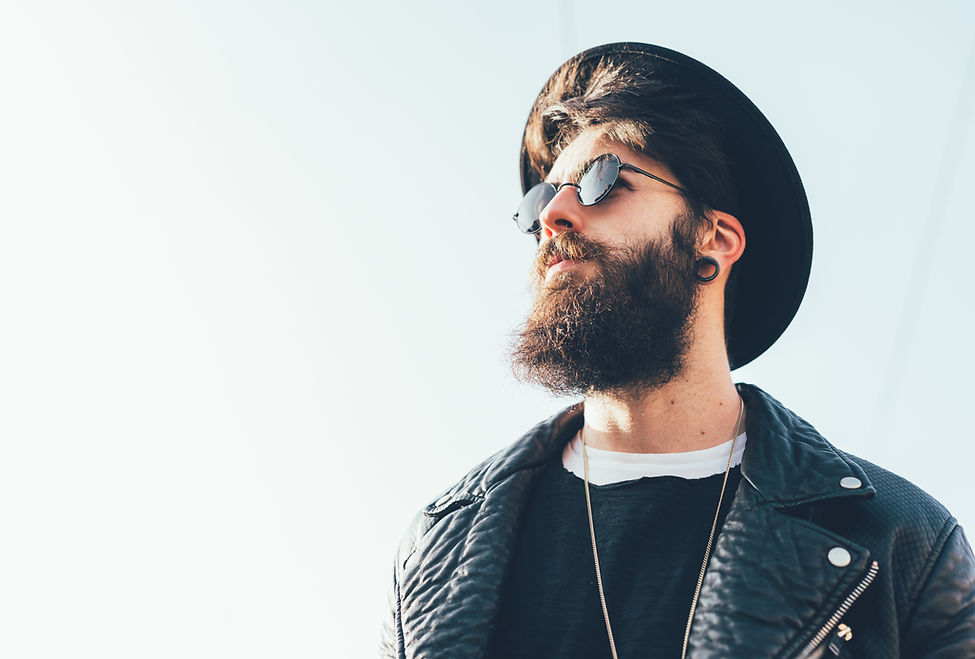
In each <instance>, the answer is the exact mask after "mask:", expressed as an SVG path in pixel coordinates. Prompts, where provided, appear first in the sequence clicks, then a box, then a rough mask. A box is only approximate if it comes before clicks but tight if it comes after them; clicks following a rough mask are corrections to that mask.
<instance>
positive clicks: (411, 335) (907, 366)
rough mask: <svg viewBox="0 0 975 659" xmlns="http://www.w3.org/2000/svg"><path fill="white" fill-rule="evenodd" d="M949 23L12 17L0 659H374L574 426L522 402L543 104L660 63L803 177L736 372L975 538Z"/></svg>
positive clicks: (827, 15) (664, 13) (960, 23)
mask: <svg viewBox="0 0 975 659" xmlns="http://www.w3.org/2000/svg"><path fill="white" fill-rule="evenodd" d="M973 35H975V4H972V3H970V2H967V1H965V0H958V1H956V2H947V1H942V2H933V3H927V4H926V6H925V7H924V8H922V7H921V6H920V4H919V3H891V2H860V3H849V2H838V1H837V2H817V3H804V4H802V5H801V6H799V5H797V4H796V3H780V2H771V1H770V2H737V3H724V2H693V3H691V2H687V3H675V2H645V1H640V2H630V1H628V0H621V1H618V2H614V3H612V4H610V5H607V4H605V3H603V4H597V5H591V4H586V3H583V2H581V1H579V0H565V1H563V2H554V1H552V2H539V3H532V2H500V3H498V2H494V3H476V4H474V3H459V2H438V3H400V2H388V3H376V2H358V3H342V6H341V7H340V6H336V4H335V3H324V4H323V3H313V2H268V1H261V0H257V1H255V2H249V3H236V2H226V1H225V2H218V1H210V0H193V1H189V0H184V1H181V2H167V3H132V2H118V1H116V2H112V1H97V0H95V1H92V2H86V3H74V2H51V1H46V0H41V1H38V2H30V3H26V2H17V3H15V2H13V1H12V0H11V1H9V2H2V3H0V89H2V101H0V309H2V310H3V312H2V313H3V315H2V318H3V320H2V322H0V529H2V535H3V540H2V541H0V619H2V620H3V621H4V622H3V624H2V625H0V656H3V657H17V658H35V657H51V658H55V657H57V658H59V659H61V658H63V657H98V658H109V657H112V658H114V657H118V658H122V657H125V658H129V657H140V658H142V657H166V658H169V657H176V656H180V657H214V656H226V657H236V658H252V657H255V658H256V657H322V656H328V657H359V656H362V657H365V656H373V655H374V654H375V647H376V645H377V642H378V635H379V627H380V624H381V619H382V617H383V615H384V602H385V589H386V587H387V584H388V581H389V576H390V572H391V567H392V557H393V553H394V550H395V547H396V544H397V542H398V540H399V537H400V535H401V534H402V532H403V531H404V529H405V528H406V526H407V524H408V523H409V520H410V518H411V517H412V515H413V513H414V512H415V511H416V510H418V509H419V508H420V507H421V506H422V505H424V504H425V503H426V502H428V501H430V500H432V499H434V498H435V497H437V496H438V494H439V493H440V492H441V491H442V490H443V489H445V488H446V487H447V486H448V485H450V484H451V483H452V482H453V481H454V480H456V479H457V478H458V477H460V476H461V475H462V474H463V473H464V472H466V471H467V469H469V468H470V467H471V466H473V465H474V464H475V463H477V462H479V461H481V460H482V459H484V458H485V457H487V456H488V455H489V454H490V453H492V452H494V451H495V450H498V449H500V448H501V447H503V446H505V445H506V444H508V443H510V442H511V441H513V440H515V439H516V438H517V437H518V436H519V435H520V434H521V433H522V432H523V431H525V430H526V429H528V428H529V427H531V426H532V425H534V424H535V423H536V422H537V421H539V420H540V419H542V418H544V417H546V416H548V415H549V414H551V413H553V412H555V411H556V410H558V409H560V408H561V407H563V406H564V405H566V404H568V402H569V401H566V400H556V399H553V398H551V397H549V396H548V395H546V394H545V393H543V392H540V391H537V390H535V389H532V388H530V387H527V386H525V385H520V384H517V383H516V382H514V381H513V379H512V377H511V375H510V372H509V368H508V366H507V364H506V359H505V353H506V345H507V341H508V337H509V335H510V332H511V331H512V329H513V328H514V327H515V326H516V325H517V324H518V323H519V321H520V320H521V318H522V317H523V315H524V313H525V311H526V310H527V308H528V303H529V294H528V287H527V274H528V268H529V264H530V260H531V257H532V253H533V241H532V240H531V239H529V238H525V237H524V236H521V235H519V234H518V233H517V231H515V229H514V227H513V225H512V223H511V221H510V219H509V218H510V216H511V213H512V211H513V209H514V207H515V206H516V205H517V202H518V199H519V197H520V190H519V185H518V174H517V155H518V146H519V139H520V136H521V130H522V127H523V125H524V121H525V118H526V115H527V112H528V109H529V106H530V104H531V102H532V100H533V99H534V97H535V94H536V93H537V91H538V89H539V88H540V86H541V84H542V83H543V82H544V81H545V79H546V78H547V77H548V75H549V74H550V73H551V72H552V71H553V70H554V68H555V67H556V66H557V65H558V64H560V63H561V62H562V61H563V60H564V59H565V58H566V57H568V56H569V55H571V54H573V53H575V52H577V51H579V50H581V49H583V48H586V47H589V46H593V45H596V44H599V43H605V42H609V41H624V40H636V41H648V42H653V43H658V44H661V45H664V46H667V47H670V48H675V49H677V50H681V51H683V52H686V53H687V54H689V55H692V56H693V57H696V58H698V59H700V60H702V61H704V62H706V63H708V64H709V65H710V66H712V67H714V68H716V69H717V70H719V71H720V72H722V73H723V74H724V75H725V76H726V77H728V78H729V79H731V80H732V81H733V82H735V83H736V84H737V85H738V86H739V87H740V88H741V89H742V90H744V91H745V92H746V93H747V94H748V95H749V96H750V97H751V98H752V99H753V100H754V101H755V102H756V104H758V106H759V107H761V108H762V109H763V110H764V111H765V113H766V115H767V116H768V117H769V119H770V120H771V122H772V124H773V125H774V126H775V127H776V128H777V130H778V131H779V133H780V134H781V135H782V137H783V139H784V141H785V143H786V144H787V145H788V146H789V148H790V150H791V152H792V154H793V157H794V158H795V160H796V163H797V165H798V167H799V170H800V172H801V173H802V175H803V178H804V181H805V184H806V189H807V193H808V195H809V200H810V205H811V207H812V212H813V224H814V229H815V236H816V246H815V255H814V263H813V273H812V278H811V281H810V285H809V290H808V292H807V294H806V298H805V301H804V303H803V306H802V308H801V309H800V310H799V314H798V316H797V317H796V320H795V321H794V323H793V324H792V326H791V327H790V329H789V330H788V331H787V332H786V334H785V335H784V336H783V338H782V339H781V340H780V341H779V342H778V343H777V344H776V345H775V347H773V348H772V349H771V350H770V351H769V352H767V353H766V354H765V355H764V356H763V357H761V358H760V359H759V360H757V361H756V362H755V363H753V364H752V365H749V366H747V367H745V368H743V369H741V370H740V371H738V372H736V374H735V375H736V378H737V379H738V380H740V381H746V382H752V383H755V384H758V385H760V386H761V387H763V388H764V389H766V390H767V391H769V392H770V393H772V394H773V395H774V396H776V397H777V398H779V399H780V400H781V401H783V402H784V403H785V404H787V405H788V406H790V407H791V408H792V409H794V410H795V411H796V412H797V413H798V414H800V415H801V416H803V417H804V418H806V419H808V420H810V421H811V422H812V423H814V424H815V425H816V426H817V427H818V428H819V429H820V430H821V431H822V432H823V434H824V435H825V436H826V437H827V438H829V439H830V440H831V441H833V442H834V443H836V444H837V445H838V446H840V447H841V448H843V449H845V450H847V451H850V452H852V453H855V454H858V455H860V456H862V457H864V458H867V459H869V460H871V461H874V462H878V463H880V464H882V465H884V466H886V467H888V468H890V469H892V470H894V471H896V472H898V473H900V474H902V475H904V476H906V477H907V478H909V479H911V480H913V481H914V482H916V483H918V484H919V485H921V486H922V487H923V488H925V489H926V490H928V491H929V492H931V493H932V494H934V495H935V496H936V497H938V498H939V499H940V500H941V501H942V502H944V504H945V505H946V506H947V507H948V508H949V509H950V510H951V511H952V512H953V513H954V514H955V515H956V516H957V517H958V518H959V519H960V520H961V521H962V523H967V524H968V526H969V527H971V526H972V525H975V497H973V496H972V493H973V487H972V484H971V473H972V464H973V461H975V448H973V446H975V432H973V429H972V428H973V421H972V400H973V393H975V391H973V389H975V388H973V385H972V380H971V375H972V372H973V370H975V350H973V348H972V340H971V336H972V330H971V327H972V325H973V323H975V312H973V310H972V292H971V291H972V290H973V288H975V274H973V268H972V265H971V255H970V244H971V241H970V240H969V238H968V235H969V233H970V231H971V223H972V213H971V210H970V209H971V200H970V196H971V192H972V181H975V37H973Z"/></svg>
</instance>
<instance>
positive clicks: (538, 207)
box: [512, 153, 693, 233]
mask: <svg viewBox="0 0 975 659" xmlns="http://www.w3.org/2000/svg"><path fill="white" fill-rule="evenodd" d="M624 169H628V170H630V171H632V172H636V173H637V174H643V175H644V176H649V177H650V178H652V179H653V180H654V181H660V182H661V183H663V184H664V185H669V186H670V187H672V188H674V189H675V190H679V191H681V192H683V193H684V194H686V195H688V196H693V195H691V193H690V192H689V191H688V190H685V189H684V188H682V187H680V186H679V185H676V184H674V183H671V182H670V181H665V180H664V179H662V178H660V177H659V176H655V175H653V174H651V173H650V172H646V171H643V170H642V169H640V168H639V167H635V166H634V165H630V164H627V163H625V162H623V161H621V160H620V158H619V156H617V155H616V154H615V153H604V154H603V155H601V156H599V157H597V158H596V159H594V160H592V161H591V162H590V163H589V164H588V165H586V168H585V170H584V171H583V173H582V176H580V177H579V182H578V183H560V184H559V185H555V184H554V183H539V184H538V185H535V186H533V187H532V189H531V190H529V191H528V192H526V193H525V196H524V197H523V198H522V200H521V204H519V205H518V211H517V212H516V213H515V215H514V217H513V218H512V219H514V221H515V223H516V224H517V225H518V229H519V230H521V231H522V232H523V233H538V232H539V231H541V230H542V223H541V221H540V220H539V219H538V218H539V216H540V215H541V214H542V211H543V210H545V207H546V206H548V205H549V203H550V202H551V201H552V200H553V199H555V195H557V194H558V193H559V191H560V190H561V189H562V188H564V187H566V186H572V187H573V188H575V189H576V196H577V197H578V198H579V203H580V204H581V205H583V206H595V205H596V204H598V203H599V202H601V201H602V200H603V199H605V198H606V197H607V196H608V195H609V193H610V191H611V190H612V189H613V186H614V185H616V181H618V180H619V177H620V172H621V171H623V170H624Z"/></svg>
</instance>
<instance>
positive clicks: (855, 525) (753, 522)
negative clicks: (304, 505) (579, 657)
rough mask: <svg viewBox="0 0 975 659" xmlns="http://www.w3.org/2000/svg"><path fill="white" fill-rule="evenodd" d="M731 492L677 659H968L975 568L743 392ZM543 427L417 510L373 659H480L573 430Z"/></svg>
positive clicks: (928, 505)
mask: <svg viewBox="0 0 975 659" xmlns="http://www.w3.org/2000/svg"><path fill="white" fill-rule="evenodd" d="M738 388H739V392H740V393H741V395H742V398H743V399H744V401H745V406H746V408H747V410H748V414H747V417H746V424H747V433H748V447H747V449H746V451H745V454H744V458H743V462H742V466H741V470H742V479H741V482H740V485H739V486H738V489H737V491H736V494H735V498H734V501H733V503H732V505H731V508H730V510H729V512H728V515H727V518H726V519H725V522H724V524H723V526H722V528H721V531H720V534H719V535H718V537H717V540H716V542H715V546H714V549H713V551H712V554H711V558H710V560H709V562H708V568H707V573H706V576H705V579H704V584H703V587H702V589H701V595H700V600H699V603H698V606H697V610H696V612H695V613H694V620H693V625H692V628H691V635H690V642H689V646H688V653H687V656H688V657H696V658H700V657H722V658H727V657H804V656H812V657H820V656H826V657H832V656H842V657H870V658H877V657H883V658H886V657H898V656H903V657H939V658H940V657H944V658H947V657H951V658H958V657H975V559H973V556H972V550H971V547H970V546H969V544H968V541H967V540H966V539H965V535H964V533H963V532H962V529H961V527H960V526H958V523H957V521H956V520H955V518H953V517H952V516H951V515H949V514H948V512H947V511H946V510H945V509H944V507H943V506H941V504H939V503H938V502H937V501H935V500H934V499H933V498H931V497H930V496H929V495H927V494H926V493H924V492H923V491H921V490H920V489H919V488H917V487H916V486H914V485H912V484H911V483H909V482H907V481H906V480H904V479H902V478H900V477H898V476H895V475H894V474H891V473H890V472H888V471H885V470H884V469H881V468H880V467H877V466H875V465H873V464H871V463H869V462H867V461H865V460H862V459H859V458H856V457H853V456H851V455H848V454H846V453H843V452H842V451H839V450H838V449H836V448H834V447H833V446H832V445H831V444H830V443H829V442H827V441H826V440H825V439H824V438H823V437H822V436H821V435H820V434H819V433H818V432H816V430H815V429H813V427H812V426H810V425H809V424H808V423H807V422H805V421H804V420H802V419H801V418H799V417H798V416H796V415H795V414H794V413H792V412H791V411H789V410H788V409H786V408H785V407H783V406H782V405H781V404H780V403H779V402H778V401H776V400H775V399H773V398H772V397H771V396H769V395H768V394H766V393H765V392H763V391H761V390H760V389H758V388H756V387H753V386H750V385H738ZM582 411H583V410H582V405H581V404H578V405H575V406H573V407H570V408H568V409H567V410H565V411H563V412H561V413H559V414H557V415H555V416H553V417H552V418H550V419H548V420H546V421H544V422H542V423H540V424H539V425H537V426H536V427H535V428H533V429H532V430H531V431H529V432H528V433H527V434H526V435H525V436H524V437H522V438H521V439H520V440H519V441H518V442H516V443H515V444H513V445H512V446H510V447H509V448H507V449H505V450H503V451H501V452H499V453H498V454H496V455H494V456H493V457H491V458H489V459H488V460H487V461H485V462H484V463H482V464H481V465H479V466H478V467H476V468H475V469H474V470H472V471H471V472H470V473H469V474H468V475H467V476H465V477H464V478H463V479H462V480H461V481H460V482H458V483H457V484H456V485H454V486H453V487H452V488H450V489H449V490H448V491H447V492H446V493H445V494H444V495H443V496H441V497H440V498H438V499H437V500H436V501H435V502H433V503H432V504H430V505H429V506H428V507H427V508H426V509H425V510H423V511H421V512H420V514H419V515H418V516H417V518H416V519H415V521H414V523H413V524H412V526H411V528H410V530H409V532H408V534H407V535H406V537H405V539H404V540H403V543H402V545H401V547H400V550H399V554H398V556H397V558H396V563H395V568H394V580H393V586H392V590H391V595H390V604H391V606H390V615H389V617H388V619H387V621H386V626H385V630H384V634H383V643H382V651H381V654H382V656H384V657H397V658H399V659H405V658H410V659H412V658H414V657H416V658H419V657H431V658H432V657H436V658H438V659H439V658H444V657H482V656H485V655H486V653H487V648H488V643H489V641H490V638H491V633H492V624H493V621H494V620H495V618H496V614H497V611H498V606H499V601H500V599H501V598H500V595H501V592H502V588H503V586H504V579H505V572H506V567H507V565H508V561H509V558H510V556H511V553H512V550H513V547H514V546H515V539H516V537H517V534H518V525H519V519H520V517H521V512H522V509H523V506H524V504H525V502H526V500H527V497H528V495H529V493H530V491H531V489H532V483H533V481H534V479H535V477H536V476H537V475H538V474H539V473H540V472H541V470H542V468H543V467H544V466H545V464H546V463H547V462H548V461H549V460H551V459H554V458H556V456H558V455H560V454H561V451H562V449H563V447H564V446H565V444H566V442H568V441H569V439H571V437H572V436H573V435H574V434H575V432H576V431H577V430H578V429H579V427H581V425H582Z"/></svg>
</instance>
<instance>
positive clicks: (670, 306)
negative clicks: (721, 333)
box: [512, 134, 697, 394]
mask: <svg viewBox="0 0 975 659" xmlns="http://www.w3.org/2000/svg"><path fill="white" fill-rule="evenodd" d="M603 153H615V154H617V155H618V156H620V159H621V160H622V161H623V162H625V163H629V164H632V165H635V166H637V167H640V168H641V169H644V170H646V171H648V172H650V173H653V174H655V175H658V176H660V177H661V178H665V179H667V180H671V181H673V182H675V183H677V184H679V182H677V181H674V178H673V175H672V173H671V172H669V171H667V169H666V168H665V167H662V166H661V165H660V164H659V163H656V162H654V161H653V160H650V159H649V158H646V157H645V156H642V155H640V154H637V153H634V152H633V151H631V150H629V149H627V148H626V147H623V146H622V145H620V144H616V143H612V142H607V141H606V140H603V139H600V138H599V137H598V136H597V135H592V134H583V135H582V136H580V137H579V138H577V139H576V140H575V141H573V142H572V143H571V144H570V145H569V147H568V148H566V149H565V150H564V151H563V152H562V154H561V155H560V156H559V158H558V160H557V161H556V163H555V166H554V167H553V169H552V172H551V174H550V176H549V177H548V180H549V181H550V182H552V183H555V184H556V185H558V184H559V183H561V182H565V181H574V180H575V173H576V172H575V170H576V169H577V168H578V167H579V166H582V165H585V164H586V163H587V162H589V161H590V160H591V159H592V158H594V157H596V156H599V155H601V154H603ZM539 219H540V221H541V223H542V236H541V242H540V244H539V250H538V254H537V258H536V263H535V281H536V285H537V295H536V297H535V302H534V305H533V308H532V311H531V314H530V315H529V317H528V319H527V321H526V323H525V325H524V327H523V328H522V329H521V330H520V331H519V333H518V335H517V337H516V342H515V345H514V346H513V353H512V356H513V363H514V367H515V370H516V371H517V372H518V373H519V374H520V375H521V377H522V378H523V379H525V380H528V381H533V382H536V383H538V384H541V385H543V386H545V387H546V388H548V389H549V390H551V391H553V392H555V393H558V394H577V393H589V392H592V391H614V390H620V389H624V388H632V387H638V388H639V387H654V386H658V385H660V384H664V383H666V382H669V381H670V380H672V379H673V378H674V377H676V376H677V375H678V374H679V373H680V371H681V368H682V365H683V357H684V355H685V354H686V351H687V347H688V342H689V339H688V337H689V326H690V321H691V317H692V315H693V312H694V308H695V302H696V296H697V280H696V279H695V277H694V261H695V258H696V249H695V245H694V236H693V231H692V226H693V223H692V222H691V221H690V219H689V217H688V215H687V211H686V210H685V208H684V204H683V201H682V199H681V197H680V195H679V193H677V191H675V190H673V188H670V187H668V186H666V185H665V184H663V183H660V182H658V181H655V180H653V179H651V178H649V177H646V176H643V175H642V174H639V173H637V172H632V171H629V170H626V169H624V170H623V171H622V172H621V173H620V178H619V180H618V181H617V183H616V185H615V186H614V188H613V190H612V191H611V192H610V194H609V196H608V197H606V198H605V199H603V200H602V201H600V202H599V203H598V204H596V205H593V206H582V205H581V204H579V202H578V199H577V197H576V190H575V189H574V188H572V187H566V188H563V189H562V190H561V191H559V193H558V194H557V195H556V197H555V198H554V199H553V200H552V201H551V202H550V203H549V205H548V206H547V207H546V208H545V209H544V210H543V212H542V214H541V215H540V217H539Z"/></svg>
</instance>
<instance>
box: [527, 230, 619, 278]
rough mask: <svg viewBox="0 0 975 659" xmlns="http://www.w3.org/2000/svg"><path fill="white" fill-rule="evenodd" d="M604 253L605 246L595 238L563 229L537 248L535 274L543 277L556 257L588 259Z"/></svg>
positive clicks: (562, 258) (600, 256) (597, 257)
mask: <svg viewBox="0 0 975 659" xmlns="http://www.w3.org/2000/svg"><path fill="white" fill-rule="evenodd" d="M605 253H606V248H605V247H603V246H602V245H601V244H600V243H598V242H596V241H595V240H592V239H591V238H586V237H585V236H583V235H581V234H578V233H576V232H575V231H563V232H562V233H560V234H558V235H557V236H555V237H554V238H552V239H551V240H549V241H548V242H546V243H545V244H544V245H542V247H541V248H539V250H538V253H537V254H536V256H535V268H534V271H535V276H536V277H538V278H540V279H545V273H546V272H547V271H548V265H549V263H551V262H552V261H553V260H554V259H556V258H558V259H560V260H563V261H568V260H574V261H590V260H594V259H595V260H598V259H601V258H602V257H603V255H604V254H605Z"/></svg>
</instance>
